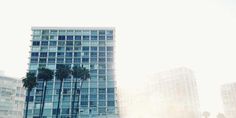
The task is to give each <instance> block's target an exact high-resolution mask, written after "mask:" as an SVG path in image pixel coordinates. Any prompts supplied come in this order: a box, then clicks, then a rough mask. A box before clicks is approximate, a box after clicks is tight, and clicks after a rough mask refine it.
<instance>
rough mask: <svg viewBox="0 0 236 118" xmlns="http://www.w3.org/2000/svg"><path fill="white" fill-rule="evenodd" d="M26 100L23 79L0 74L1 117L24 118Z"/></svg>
mask: <svg viewBox="0 0 236 118" xmlns="http://www.w3.org/2000/svg"><path fill="white" fill-rule="evenodd" d="M24 100H25V90H24V88H23V86H22V82H21V80H17V79H14V78H10V77H5V76H0V118H22V117H23V108H24Z"/></svg>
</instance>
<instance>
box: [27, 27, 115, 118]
mask: <svg viewBox="0 0 236 118" xmlns="http://www.w3.org/2000/svg"><path fill="white" fill-rule="evenodd" d="M114 34H115V30H114V28H100V27H99V28H93V27H91V28H90V27H88V28H86V27H33V28H32V46H31V52H30V53H31V57H30V63H29V71H31V72H35V73H37V69H38V68H41V67H46V68H49V69H52V70H54V71H55V70H56V67H57V65H58V64H66V65H68V66H71V67H72V66H75V65H78V66H82V65H83V67H86V68H87V69H89V70H90V76H91V77H90V79H89V80H87V81H85V82H84V84H83V88H82V90H81V98H80V103H79V104H80V105H79V107H80V108H79V113H78V116H79V117H78V118H118V107H117V97H116V86H115V84H116V82H115V78H114ZM37 83H38V85H37V87H36V88H35V89H34V90H33V91H32V92H31V96H30V103H29V112H28V118H38V116H39V109H40V100H41V96H42V86H43V84H42V82H41V81H37ZM73 83H74V82H73V78H72V77H69V78H66V79H65V80H64V82H63V92H62V99H61V106H60V117H61V118H70V116H71V115H70V114H71V106H72V105H71V104H72V93H73V91H72V90H73V85H74V84H73ZM78 84H79V83H78ZM59 85H60V84H59V81H58V80H56V78H55V77H54V79H53V80H52V81H49V82H48V89H47V93H46V102H45V107H44V113H43V116H44V117H45V118H54V117H55V115H56V108H57V101H58V90H59Z"/></svg>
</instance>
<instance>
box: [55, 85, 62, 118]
mask: <svg viewBox="0 0 236 118" xmlns="http://www.w3.org/2000/svg"><path fill="white" fill-rule="evenodd" d="M62 83H63V80H61V83H60V89H59V98H58V103H57V114H56V118H58V115H59V112H60V103H61V92H62Z"/></svg>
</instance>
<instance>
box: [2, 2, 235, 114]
mask: <svg viewBox="0 0 236 118" xmlns="http://www.w3.org/2000/svg"><path fill="white" fill-rule="evenodd" d="M235 8H236V2H235V0H6V1H4V2H3V1H1V2H0V14H1V22H0V26H1V27H0V32H1V38H0V40H1V43H0V54H1V59H0V70H3V71H4V72H5V75H8V76H12V77H18V78H20V77H23V76H24V75H25V72H26V70H27V63H28V57H29V53H28V52H29V50H30V48H29V46H30V39H31V37H30V35H31V30H30V28H31V26H78V27H83V26H114V27H116V46H117V49H116V68H117V74H116V75H117V79H118V83H120V84H122V85H124V86H125V85H128V84H129V83H130V82H134V81H139V82H142V81H143V80H144V79H147V78H146V77H147V76H149V75H152V74H153V73H157V72H160V71H162V70H168V69H171V68H175V67H180V66H185V67H189V68H191V69H192V70H193V71H194V72H195V76H196V79H197V80H198V83H199V93H200V100H201V105H202V109H203V110H210V111H218V110H221V108H220V106H221V102H220V97H219V86H220V84H222V83H227V82H232V81H236V75H235V71H236V62H235V60H236V56H235V50H236V46H235V45H236V42H235V39H236V33H235V32H236V9H235ZM127 81H130V82H127ZM125 83H128V84H125ZM129 86H130V85H129Z"/></svg>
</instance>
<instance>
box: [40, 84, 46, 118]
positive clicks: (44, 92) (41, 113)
mask: <svg viewBox="0 0 236 118" xmlns="http://www.w3.org/2000/svg"><path fill="white" fill-rule="evenodd" d="M46 92H47V81H45V86H44V90H43V104H42V108H41V110H40V111H41V112H40V117H39V118H42V117H43V111H44V104H45V97H46Z"/></svg>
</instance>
